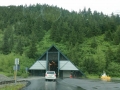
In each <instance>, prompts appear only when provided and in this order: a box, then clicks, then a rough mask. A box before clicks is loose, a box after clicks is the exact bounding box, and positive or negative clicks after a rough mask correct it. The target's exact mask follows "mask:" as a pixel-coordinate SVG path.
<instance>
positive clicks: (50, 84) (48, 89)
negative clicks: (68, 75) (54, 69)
mask: <svg viewBox="0 0 120 90" xmlns="http://www.w3.org/2000/svg"><path fill="white" fill-rule="evenodd" d="M45 90H57V84H56V82H55V81H45Z"/></svg>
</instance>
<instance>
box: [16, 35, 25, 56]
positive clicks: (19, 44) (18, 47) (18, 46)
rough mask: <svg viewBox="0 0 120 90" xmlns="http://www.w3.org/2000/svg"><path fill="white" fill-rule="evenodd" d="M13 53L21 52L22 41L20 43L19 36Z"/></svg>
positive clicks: (20, 38)
mask: <svg viewBox="0 0 120 90" xmlns="http://www.w3.org/2000/svg"><path fill="white" fill-rule="evenodd" d="M15 53H18V54H20V55H22V53H23V43H22V37H19V38H18V40H17V44H16V48H15Z"/></svg>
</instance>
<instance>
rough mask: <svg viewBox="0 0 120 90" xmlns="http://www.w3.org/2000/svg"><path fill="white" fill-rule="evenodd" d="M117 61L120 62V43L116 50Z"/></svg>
mask: <svg viewBox="0 0 120 90" xmlns="http://www.w3.org/2000/svg"><path fill="white" fill-rule="evenodd" d="M115 61H116V62H118V63H120V45H119V47H118V49H117V52H116V59H115Z"/></svg>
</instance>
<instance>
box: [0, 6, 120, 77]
mask: <svg viewBox="0 0 120 90" xmlns="http://www.w3.org/2000/svg"><path fill="white" fill-rule="evenodd" d="M0 12H1V14H0V71H2V72H6V73H9V75H12V74H13V65H14V59H15V58H19V59H20V71H18V75H23V76H26V75H24V74H23V73H24V72H25V68H26V67H30V66H31V65H32V64H33V62H34V61H35V60H37V58H38V57H40V55H42V54H43V53H44V52H45V51H46V50H47V49H48V48H49V47H50V46H51V45H55V46H56V47H58V48H59V49H60V50H61V51H62V52H63V53H64V54H65V55H66V56H68V58H69V59H70V60H71V61H72V62H73V63H74V64H75V65H76V66H77V67H78V68H79V69H81V70H82V71H83V72H87V73H90V74H96V73H97V74H99V73H101V72H102V71H103V70H107V71H108V72H109V73H111V74H112V75H115V73H112V71H110V70H112V69H113V67H111V68H110V66H109V65H115V66H116V67H118V66H117V64H116V63H118V64H119V63H120V59H119V56H120V55H119V53H120V50H119V46H118V45H119V43H120V26H119V25H120V16H119V15H114V14H111V16H108V15H104V14H103V13H102V12H101V13H99V12H97V11H94V12H91V9H90V8H89V9H88V10H87V9H86V8H84V9H83V10H81V11H80V12H75V11H72V12H69V11H67V10H65V9H62V8H58V7H56V6H49V5H40V4H36V5H30V6H26V5H25V6H22V5H20V6H6V7H3V6H1V7H0ZM111 62H113V63H111ZM8 67H9V68H8ZM5 68H7V69H5ZM115 71H116V72H117V70H115ZM118 74H119V72H118ZM118 74H117V75H118Z"/></svg>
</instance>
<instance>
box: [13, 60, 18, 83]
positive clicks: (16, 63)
mask: <svg viewBox="0 0 120 90" xmlns="http://www.w3.org/2000/svg"><path fill="white" fill-rule="evenodd" d="M18 65H19V58H16V59H15V66H14V75H15V84H16V83H17V70H18Z"/></svg>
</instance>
